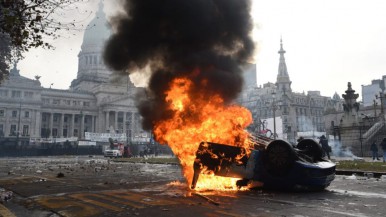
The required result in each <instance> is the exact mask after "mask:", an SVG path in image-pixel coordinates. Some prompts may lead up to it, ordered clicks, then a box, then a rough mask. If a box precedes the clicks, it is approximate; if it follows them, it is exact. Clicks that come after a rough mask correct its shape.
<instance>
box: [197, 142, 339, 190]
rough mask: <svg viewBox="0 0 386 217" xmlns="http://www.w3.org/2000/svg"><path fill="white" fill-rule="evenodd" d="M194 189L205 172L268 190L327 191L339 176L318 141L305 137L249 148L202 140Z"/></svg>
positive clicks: (198, 152)
mask: <svg viewBox="0 0 386 217" xmlns="http://www.w3.org/2000/svg"><path fill="white" fill-rule="evenodd" d="M193 169H194V176H193V180H192V184H191V188H192V189H194V188H195V187H196V184H197V182H198V180H199V176H200V174H201V173H214V175H217V176H225V177H234V178H240V180H239V181H237V186H238V187H242V186H248V185H249V184H250V183H252V182H259V183H261V184H262V187H263V188H265V189H280V190H323V189H325V188H326V187H328V186H329V185H330V183H331V182H332V181H333V180H334V178H335V164H334V163H333V162H331V161H329V160H326V159H325V158H324V157H323V151H322V148H321V146H320V144H318V143H317V142H316V141H315V140H313V139H304V140H302V141H300V142H299V143H298V144H297V145H296V146H295V147H294V146H292V145H291V144H289V143H288V142H286V141H284V140H272V141H270V142H269V143H268V144H267V145H266V146H264V147H260V148H255V149H252V150H246V149H245V148H241V147H235V146H229V145H224V144H218V143H212V142H201V143H200V146H199V148H198V150H197V152H196V159H195V161H194V165H193Z"/></svg>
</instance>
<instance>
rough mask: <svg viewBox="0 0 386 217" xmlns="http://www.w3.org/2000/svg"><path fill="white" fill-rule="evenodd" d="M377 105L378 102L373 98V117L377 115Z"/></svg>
mask: <svg viewBox="0 0 386 217" xmlns="http://www.w3.org/2000/svg"><path fill="white" fill-rule="evenodd" d="M377 105H378V103H377V101H376V100H375V99H374V100H373V107H374V118H376V117H377Z"/></svg>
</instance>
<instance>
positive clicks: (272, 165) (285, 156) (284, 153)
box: [266, 140, 296, 176]
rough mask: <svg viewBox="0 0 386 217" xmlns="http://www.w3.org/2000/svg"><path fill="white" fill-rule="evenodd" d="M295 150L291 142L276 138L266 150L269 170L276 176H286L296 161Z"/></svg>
mask: <svg viewBox="0 0 386 217" xmlns="http://www.w3.org/2000/svg"><path fill="white" fill-rule="evenodd" d="M295 156H296V155H295V151H294V149H293V148H292V146H291V144H289V143H288V142H286V141H283V140H274V141H272V142H271V143H269V145H268V147H267V150H266V162H267V167H268V172H269V173H270V174H271V175H274V176H284V175H286V174H287V173H288V171H289V169H290V168H291V167H292V165H293V164H294V162H295Z"/></svg>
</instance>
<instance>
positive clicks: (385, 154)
mask: <svg viewBox="0 0 386 217" xmlns="http://www.w3.org/2000/svg"><path fill="white" fill-rule="evenodd" d="M380 146H381V148H382V151H383V163H385V162H386V138H383V140H382V142H381V145H380Z"/></svg>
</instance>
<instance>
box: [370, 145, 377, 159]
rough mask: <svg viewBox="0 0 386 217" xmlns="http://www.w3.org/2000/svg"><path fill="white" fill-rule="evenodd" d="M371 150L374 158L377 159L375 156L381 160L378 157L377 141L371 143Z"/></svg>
mask: <svg viewBox="0 0 386 217" xmlns="http://www.w3.org/2000/svg"><path fill="white" fill-rule="evenodd" d="M370 150H371V152H372V155H373V160H375V158H377V160H379V157H378V147H377V143H376V141H374V142H373V143H371V146H370Z"/></svg>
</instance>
